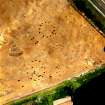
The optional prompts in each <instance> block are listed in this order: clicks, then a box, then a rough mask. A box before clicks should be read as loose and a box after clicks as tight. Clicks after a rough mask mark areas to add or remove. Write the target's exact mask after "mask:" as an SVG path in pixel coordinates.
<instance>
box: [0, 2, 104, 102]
mask: <svg viewBox="0 0 105 105" xmlns="http://www.w3.org/2000/svg"><path fill="white" fill-rule="evenodd" d="M104 63H105V38H104V37H103V36H102V35H100V33H99V32H97V31H96V30H95V29H94V28H93V27H92V26H91V25H90V24H89V23H88V22H87V21H86V20H85V19H84V18H83V17H82V16H81V15H80V14H79V13H78V12H77V11H76V10H75V9H74V8H73V7H72V6H71V4H70V3H69V2H68V1H67V0H6V1H5V0H0V103H1V104H3V103H6V102H8V101H11V100H12V99H16V98H20V97H22V96H25V95H28V94H31V93H33V92H37V91H40V90H42V89H46V88H49V87H52V86H55V85H57V84H58V83H60V82H62V81H64V80H66V79H70V78H73V77H75V76H78V75H80V74H81V73H84V72H88V71H90V70H92V69H94V68H96V67H97V66H99V65H101V64H104Z"/></svg>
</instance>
